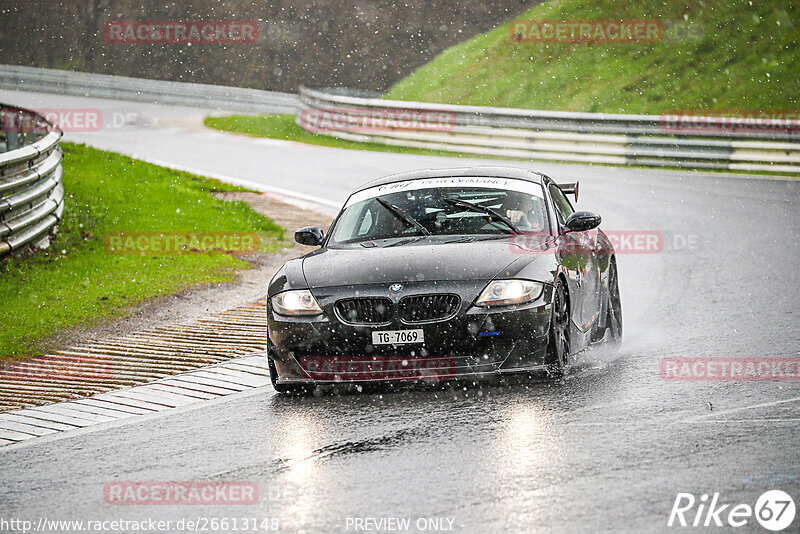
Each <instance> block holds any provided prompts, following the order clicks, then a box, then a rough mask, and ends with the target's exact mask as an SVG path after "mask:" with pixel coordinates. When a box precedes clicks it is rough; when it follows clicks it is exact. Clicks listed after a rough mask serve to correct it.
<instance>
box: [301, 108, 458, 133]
mask: <svg viewBox="0 0 800 534" xmlns="http://www.w3.org/2000/svg"><path fill="white" fill-rule="evenodd" d="M297 122H298V124H299V126H300V127H301V128H303V129H304V130H308V131H311V132H316V133H321V132H322V133H324V132H328V131H340V132H341V131H344V132H356V133H371V132H386V131H392V130H429V131H438V132H449V131H452V130H453V128H454V127H455V114H454V113H453V112H451V111H443V110H429V111H420V110H413V109H388V108H385V109H358V108H320V109H313V108H306V109H304V110H302V111H301V112H300V114H299V115H298V116H297Z"/></svg>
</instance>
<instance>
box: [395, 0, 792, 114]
mask: <svg viewBox="0 0 800 534" xmlns="http://www.w3.org/2000/svg"><path fill="white" fill-rule="evenodd" d="M521 18H522V19H534V20H548V19H556V20H576V19H590V20H597V19H657V20H659V21H661V23H662V24H663V25H664V28H665V31H664V37H663V39H661V40H660V41H659V42H656V43H614V44H594V43H591V44H590V43H573V44H567V43H518V42H514V40H512V38H511V37H510V35H509V23H506V24H504V25H503V26H500V27H498V28H495V29H494V30H492V31H490V32H488V33H485V34H481V35H479V36H477V37H476V38H474V39H472V40H469V41H466V42H464V43H461V44H459V45H456V46H453V47H451V48H449V49H447V50H446V51H444V52H443V53H441V54H440V55H439V56H437V57H436V58H435V59H434V60H433V61H431V62H430V63H428V64H426V65H424V66H422V67H420V68H419V69H417V70H416V71H415V72H414V73H413V74H411V75H410V76H409V77H407V78H405V79H404V80H402V81H400V82H399V83H397V84H396V85H394V86H393V87H392V88H391V89H390V90H389V92H388V93H387V94H386V98H389V99H397V100H418V101H428V102H440V103H449V104H473V105H491V106H503V107H519V108H530V109H544V110H568V111H590V112H610V113H647V114H659V113H661V112H663V111H667V110H676V109H681V110H709V111H712V110H718V111H725V110H728V111H730V110H798V109H800V102H798V100H800V0H784V1H781V2H776V1H774V0H752V1H749V0H729V1H716V0H715V1H703V0H684V1H683V2H675V1H673V0H658V1H656V0H638V1H637V2H628V1H612V0H597V1H596V2H591V3H589V2H585V1H583V0H551V1H548V2H545V3H544V4H540V5H539V6H536V7H534V8H532V9H530V10H528V11H527V12H525V13H522V14H520V15H519V16H517V17H515V18H514V20H517V19H521ZM509 22H510V21H509Z"/></svg>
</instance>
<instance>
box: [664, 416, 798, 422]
mask: <svg viewBox="0 0 800 534" xmlns="http://www.w3.org/2000/svg"><path fill="white" fill-rule="evenodd" d="M680 422H681V423H685V424H705V423H747V424H753V423H800V417H766V418H762V419H686V420H684V421H680Z"/></svg>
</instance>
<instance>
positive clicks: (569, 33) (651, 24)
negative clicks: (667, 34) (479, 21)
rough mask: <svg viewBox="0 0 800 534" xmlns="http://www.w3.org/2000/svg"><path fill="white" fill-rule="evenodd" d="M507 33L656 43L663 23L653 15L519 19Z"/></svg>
mask: <svg viewBox="0 0 800 534" xmlns="http://www.w3.org/2000/svg"><path fill="white" fill-rule="evenodd" d="M508 33H509V36H510V37H511V40H512V41H514V42H516V43H588V44H595V43H634V44H636V43H656V42H658V41H661V40H662V39H663V38H664V25H663V24H662V23H661V21H659V20H654V19H619V20H588V19H577V20H527V19H520V20H515V21H512V22H511V24H509V26H508Z"/></svg>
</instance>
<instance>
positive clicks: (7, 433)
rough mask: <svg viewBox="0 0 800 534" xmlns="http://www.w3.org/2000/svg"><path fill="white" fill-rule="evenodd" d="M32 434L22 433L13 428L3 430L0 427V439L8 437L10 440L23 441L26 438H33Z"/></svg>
mask: <svg viewBox="0 0 800 534" xmlns="http://www.w3.org/2000/svg"><path fill="white" fill-rule="evenodd" d="M35 437H36V436H34V435H33V434H23V433H22V432H17V431H15V430H5V429H2V428H0V439H8V440H11V441H24V440H26V439H31V438H35Z"/></svg>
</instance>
